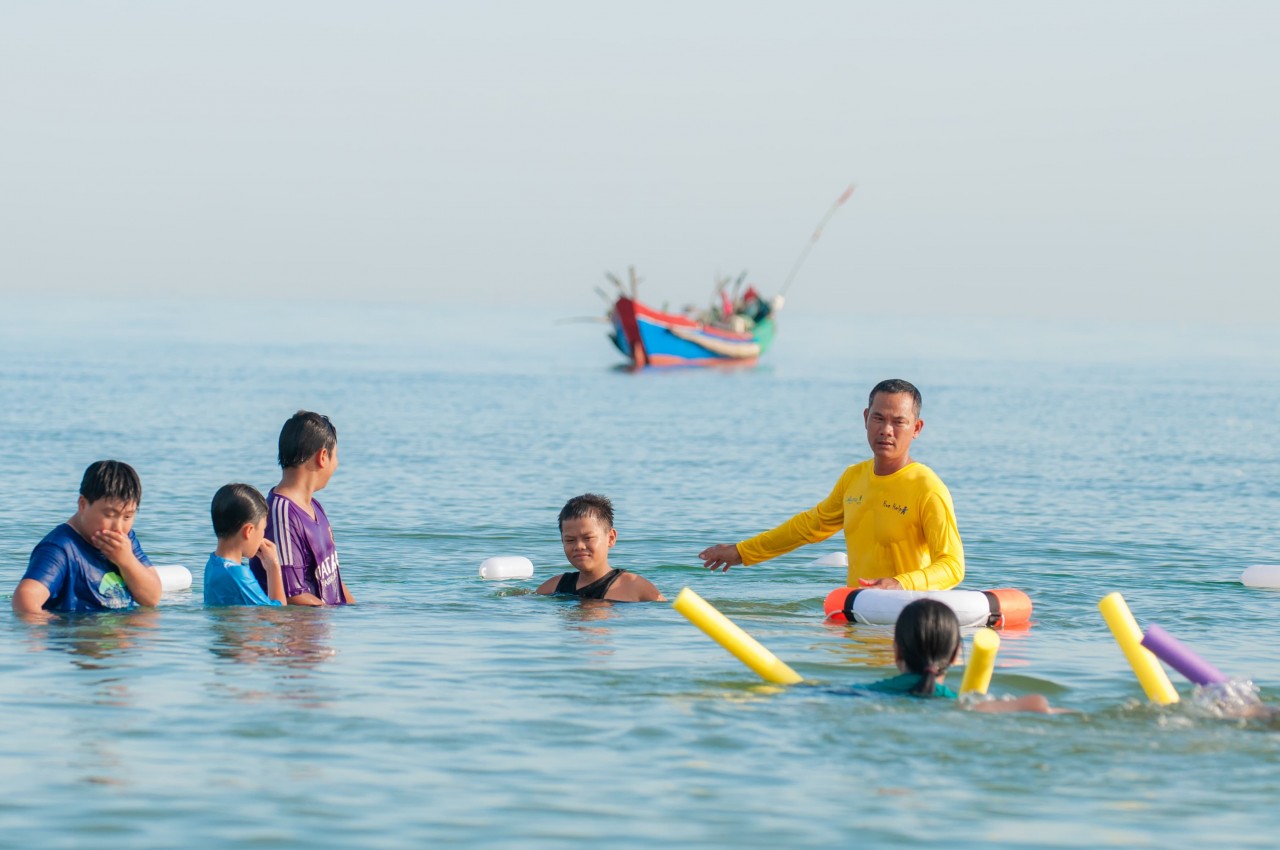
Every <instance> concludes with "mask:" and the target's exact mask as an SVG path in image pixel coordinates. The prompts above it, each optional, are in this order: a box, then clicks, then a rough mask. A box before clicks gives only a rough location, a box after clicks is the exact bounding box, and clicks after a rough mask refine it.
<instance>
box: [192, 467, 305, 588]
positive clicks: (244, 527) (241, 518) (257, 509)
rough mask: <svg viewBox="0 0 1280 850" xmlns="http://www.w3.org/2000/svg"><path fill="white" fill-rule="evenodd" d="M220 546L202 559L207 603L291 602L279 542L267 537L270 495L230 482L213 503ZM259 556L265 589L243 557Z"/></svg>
mask: <svg viewBox="0 0 1280 850" xmlns="http://www.w3.org/2000/svg"><path fill="white" fill-rule="evenodd" d="M209 513H210V515H211V516H212V517H213V533H214V534H216V535H217V536H218V548H217V549H216V550H215V551H214V553H213V554H212V555H210V556H209V562H208V563H207V564H205V565H204V604H205V605H287V604H289V603H288V602H287V601H286V600H285V596H284V579H283V578H281V575H280V559H279V557H278V556H277V554H276V546H275V544H274V543H272V542H271V541H270V540H267V539H266V531H267V500H266V499H264V498H262V494H261V493H259V492H258V491H257V490H255V489H254V488H253V487H250V486H249V485H248V484H227V485H225V486H223V487H220V488H218V492H217V493H214V494H213V504H212V505H210V506H209ZM253 557H256V558H258V561H259V562H260V563H261V564H262V567H263V570H264V572H265V573H266V576H267V592H266V593H263V592H262V588H261V587H260V586H259V585H258V580H257V579H256V578H254V576H253V571H252V570H250V569H249V565H248V564H246V563H244V559H245V558H253Z"/></svg>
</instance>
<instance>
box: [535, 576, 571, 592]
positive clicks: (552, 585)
mask: <svg viewBox="0 0 1280 850" xmlns="http://www.w3.org/2000/svg"><path fill="white" fill-rule="evenodd" d="M562 575H564V573H556V574H555V575H553V576H552V577H551V578H549V579H547V580H546V581H544V582H543V583H542V584H540V585H538V589H537V590H535V591H534V593H539V594H542V595H543V596H550V595H551V594H553V593H555V592H556V586H557V585H559V584H560V577H561V576H562Z"/></svg>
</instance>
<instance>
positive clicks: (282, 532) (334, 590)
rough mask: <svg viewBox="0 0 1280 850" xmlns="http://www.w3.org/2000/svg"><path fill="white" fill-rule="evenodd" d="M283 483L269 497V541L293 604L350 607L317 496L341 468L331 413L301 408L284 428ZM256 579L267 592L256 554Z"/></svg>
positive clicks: (335, 551) (334, 547)
mask: <svg viewBox="0 0 1280 850" xmlns="http://www.w3.org/2000/svg"><path fill="white" fill-rule="evenodd" d="M280 467H281V468H282V469H283V470H284V472H283V474H282V476H281V478H280V483H279V484H277V485H276V486H275V487H273V488H272V490H271V493H270V495H269V496H268V497H267V532H266V534H267V539H268V540H270V541H271V542H272V543H274V544H275V546H276V551H277V553H278V554H279V557H280V572H281V576H282V577H283V579H284V593H285V596H286V597H287V599H288V603H289V604H290V605H312V606H318V605H350V604H352V603H354V602H355V601H356V600H355V597H353V596H352V595H351V592H350V591H348V590H347V586H346V585H345V584H343V583H342V573H341V572H340V571H339V569H338V548H337V546H336V545H334V542H333V528H332V526H330V525H329V518H328V517H327V516H325V512H324V508H322V507H321V506H320V503H319V502H317V501H316V500H315V499H314V498H313V496H314V495H315V493H316V492H318V491H319V490H323V489H324V486H325V485H326V484H328V483H329V479H330V478H332V477H333V473H334V471H335V470H337V468H338V429H336V428H334V427H333V423H332V422H330V421H329V417H327V416H322V415H320V414H319V413H311V412H310V411H306V410H299V411H298V412H297V413H295V414H294V415H293V416H291V417H290V418H289V421H288V422H286V423H284V427H283V428H281V429H280ZM249 566H250V568H251V569H252V570H253V575H254V578H256V579H257V580H258V584H259V585H260V586H261V587H262V589H263V590H264V591H265V590H266V589H267V574H266V571H265V570H264V569H263V567H262V563H261V562H260V561H259V560H258V559H257V558H254V559H253V560H252V561H251V562H250V564H249Z"/></svg>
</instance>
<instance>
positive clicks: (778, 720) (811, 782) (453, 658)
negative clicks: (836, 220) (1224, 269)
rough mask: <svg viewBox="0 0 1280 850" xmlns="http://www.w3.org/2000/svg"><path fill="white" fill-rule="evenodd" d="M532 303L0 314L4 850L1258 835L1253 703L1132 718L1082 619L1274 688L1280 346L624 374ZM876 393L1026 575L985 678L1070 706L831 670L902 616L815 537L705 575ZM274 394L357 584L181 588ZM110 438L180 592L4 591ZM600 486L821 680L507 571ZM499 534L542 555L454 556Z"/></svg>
mask: <svg viewBox="0 0 1280 850" xmlns="http://www.w3.org/2000/svg"><path fill="white" fill-rule="evenodd" d="M557 317H558V316H557V314H556V312H555V311H537V312H533V313H530V312H528V311H517V310H509V311H481V310H465V309H461V308H452V309H447V310H437V309H433V308H431V307H429V306H426V305H384V306H369V305H352V304H313V305H298V304H286V303H270V302H267V303H264V304H255V305H252V309H251V310H250V309H246V307H245V305H230V304H219V303H213V302H199V301H180V300H170V301H166V300H156V299H148V300H145V301H143V300H138V301H116V300H105V299H103V300H81V301H75V302H70V303H68V302H61V303H59V302H55V301H52V300H43V299H25V300H24V299H15V298H8V299H6V300H5V302H4V304H3V313H2V314H0V398H3V399H4V404H3V407H2V408H0V481H2V483H3V486H2V487H0V604H3V605H4V612H5V613H0V756H2V758H0V845H3V846H13V847H27V846H40V847H83V846H101V847H132V848H139V847H142V848H151V847H154V848H161V847H178V846H227V845H232V844H235V845H238V846H247V847H280V846H314V847H372V848H378V847H388V848H392V847H421V846H426V845H429V844H450V845H457V846H465V847H504V846H520V847H548V848H550V847H566V846H576V847H601V846H609V847H652V846H673V847H675V846H682V847H683V846H702V847H806V846H831V845H836V844H845V843H856V844H858V845H859V846H873V847H874V846H885V847H888V846H894V847H904V846H932V845H935V844H938V843H945V844H948V845H950V846H974V847H977V846H987V847H990V846H1001V847H1077V846H1117V847H1137V846H1151V847H1157V846H1158V847H1166V846H1233V847H1273V846H1275V844H1276V834H1277V831H1278V830H1280V815H1277V813H1276V812H1277V809H1276V800H1277V799H1278V798H1280V779H1278V778H1277V772H1276V764H1277V760H1278V758H1280V728H1278V727H1276V726H1273V725H1272V724H1269V723H1267V722H1263V721H1256V720H1254V721H1245V720H1239V719H1231V718H1222V717H1219V716H1216V714H1215V713H1214V712H1212V711H1209V710H1206V709H1204V708H1202V707H1198V706H1197V705H1196V704H1195V703H1194V702H1193V701H1192V700H1189V699H1187V700H1184V702H1183V703H1181V704H1179V705H1176V706H1171V707H1165V708H1157V707H1153V706H1151V705H1150V704H1148V702H1147V701H1146V700H1145V698H1144V697H1143V694H1142V691H1141V690H1140V688H1139V687H1138V684H1137V682H1136V680H1135V678H1134V676H1133V674H1132V673H1131V672H1130V671H1129V669H1128V667H1127V665H1126V663H1125V660H1124V658H1123V656H1122V655H1121V653H1120V651H1119V649H1118V647H1117V646H1116V644H1115V642H1114V640H1113V639H1112V637H1111V635H1110V633H1109V632H1108V630H1107V628H1106V626H1105V625H1104V623H1103V621H1102V619H1101V617H1100V616H1099V614H1098V611H1097V601H1098V600H1099V599H1100V598H1101V597H1102V596H1104V595H1105V594H1107V593H1109V592H1111V591H1117V590H1118V591H1120V592H1121V593H1123V594H1124V596H1125V598H1126V599H1127V601H1128V603H1129V605H1130V607H1131V608H1132V610H1133V612H1134V614H1135V616H1136V617H1137V619H1138V621H1139V623H1141V624H1143V625H1146V624H1149V623H1159V624H1160V625H1161V626H1163V627H1164V628H1166V629H1167V630H1168V631H1169V632H1170V633H1172V634H1174V635H1175V636H1177V637H1178V638H1179V639H1180V640H1182V641H1183V642H1184V643H1185V644H1187V645H1188V646H1190V647H1192V648H1194V649H1195V650H1197V651H1198V652H1200V653H1201V654H1202V655H1203V656H1204V657H1205V658H1206V659H1207V660H1209V661H1211V662H1212V663H1214V664H1215V665H1216V666H1218V667H1219V668H1221V669H1222V670H1224V671H1225V672H1226V673H1228V674H1229V675H1232V676H1234V677H1237V678H1247V679H1251V680H1253V682H1255V683H1256V686H1257V687H1258V689H1259V696H1260V698H1261V699H1262V700H1263V701H1264V702H1268V703H1271V704H1273V705H1276V704H1280V651H1278V650H1277V646H1280V618H1277V616H1276V614H1277V612H1280V591H1267V590H1261V589H1255V588H1246V587H1244V586H1243V585H1241V583H1240V582H1239V576H1240V573H1241V571H1242V570H1243V569H1244V568H1245V567H1247V566H1248V565H1250V564H1253V563H1263V562H1268V561H1276V560H1278V559H1280V554H1277V549H1278V546H1277V544H1278V543H1280V533H1278V532H1277V518H1278V517H1280V424H1278V423H1280V381H1278V380H1277V374H1276V373H1277V369H1276V366H1277V363H1280V357H1278V356H1277V355H1278V354H1280V350H1278V346H1277V344H1276V343H1275V341H1274V340H1273V336H1274V335H1273V334H1271V333H1270V332H1268V331H1266V330H1264V329H1250V328H1248V327H1245V328H1235V329H1214V328H1196V327H1168V326H1151V325H1142V324H1129V325H1120V324H1104V323H1099V324H1074V325H1073V324H1065V323H1057V322H1017V321H1013V320H987V321H983V322H976V321H971V320H962V319H956V320H930V321H905V320H876V319H873V318H868V317H857V316H853V317H843V318H842V317H826V316H815V315H812V314H809V315H806V314H805V313H803V312H801V311H797V312H796V313H795V314H794V315H787V314H784V315H783V316H782V321H781V325H780V330H779V334H778V338H777V341H776V345H775V348H774V350H772V351H770V352H769V353H768V354H767V355H766V357H765V358H764V360H763V362H762V363H761V365H760V366H759V367H758V368H756V369H749V370H740V369H739V370H731V371H719V370H683V371H681V370H677V371H670V372H664V373H655V372H643V373H636V374H633V373H629V372H626V371H623V370H621V369H618V368H615V366H616V364H617V363H618V362H619V360H620V358H619V357H618V356H617V355H616V353H615V352H613V351H612V349H611V348H610V346H609V345H608V343H607V342H606V340H605V339H604V333H603V327H595V326H591V325H583V324H557V323H556V321H555V319H556V318H557ZM303 330H305V337H304V336H303V334H302V333H300V332H301V331H303ZM887 377H904V378H907V379H910V380H912V381H914V382H916V383H917V384H918V385H919V386H920V387H921V388H922V390H923V392H924V395H925V406H924V411H923V418H924V420H925V422H926V425H925V429H924V432H923V434H922V436H921V438H920V439H919V441H918V442H917V443H916V444H915V446H914V447H913V453H914V455H915V456H916V458H917V459H918V460H921V461H923V462H925V463H928V464H929V465H931V466H932V467H933V468H934V469H935V470H936V471H937V472H938V473H939V474H940V475H941V476H942V478H943V479H944V480H945V481H946V482H947V484H948V485H949V487H950V489H951V493H952V496H953V497H954V500H955V504H956V510H957V515H958V518H959V524H960V530H961V533H962V535H963V537H964V542H965V550H966V556H967V561H968V574H967V576H966V580H965V586H966V587H970V588H977V589H982V588H991V587H1001V586H1013V587H1019V588H1022V589H1023V590H1025V591H1026V592H1027V593H1028V594H1030V596H1031V598H1032V600H1033V601H1034V604H1035V616H1034V623H1033V625H1032V626H1031V627H1030V628H1029V629H1028V630H1025V631H1018V632H1007V633H1005V634H1004V635H1003V642H1002V646H1001V650H1000V655H999V666H998V669H997V671H996V675H995V678H994V682H993V685H992V691H993V693H996V694H1015V695H1016V694H1024V693H1033V692H1034V693H1043V694H1046V695H1047V696H1048V697H1049V699H1050V700H1051V702H1052V703H1054V704H1055V705H1060V706H1065V707H1068V708H1071V709H1074V710H1075V711H1076V712H1077V713H1075V714H1070V715H1063V716H1050V717H1046V716H1040V715H987V714H977V713H973V712H967V711H964V710H961V709H959V708H958V707H956V706H955V705H949V704H945V703H941V702H932V701H920V700H911V699H890V698H869V697H861V698H859V697H855V696H850V695H848V693H842V692H841V689H845V690H846V691H847V686H849V685H852V684H856V683H859V682H869V681H873V680H875V679H878V678H882V677H885V676H887V675H890V674H891V673H892V672H893V671H892V670H891V665H892V649H891V644H890V629H888V628H880V627H867V626H848V625H839V626H836V625H828V624H826V623H824V622H823V618H822V609H821V602H822V598H823V597H824V595H825V594H826V593H827V592H828V591H829V590H831V589H832V588H833V587H835V586H837V585H839V584H841V583H842V581H843V571H842V570H841V569H839V568H830V567H815V566H812V565H811V564H810V562H811V561H812V560H813V559H814V558H816V557H817V556H819V555H822V554H826V553H828V552H831V551H838V550H839V549H840V548H841V546H842V542H841V540H840V538H839V537H837V538H833V539H832V540H830V541H828V542H827V543H825V544H820V545H817V546H813V547H809V548H807V549H802V550H799V551H797V552H795V553H792V554H790V555H788V556H785V557H782V558H779V559H777V560H776V561H774V562H771V563H768V564H764V565H760V566H756V567H750V568H736V569H733V570H731V571H730V572H729V573H727V574H724V573H715V574H712V573H708V572H706V571H704V570H703V569H702V568H701V567H700V566H699V562H698V560H697V558H696V553H697V552H698V551H700V550H701V549H702V548H704V547H705V546H707V545H709V544H712V543H719V542H733V541H736V540H739V539H741V538H743V537H745V536H747V535H749V534H752V533H754V532H756V531H759V530H762V529H764V528H767V527H770V526H771V525H773V524H775V523H777V522H779V521H781V520H783V519H785V518H786V517H788V516H789V515H791V514H792V513H794V512H796V511H799V510H801V509H804V508H806V507H809V506H811V505H812V504H814V503H815V502H816V501H817V500H818V499H820V498H821V497H823V496H825V495H826V494H827V492H828V491H829V490H830V488H831V486H832V484H833V483H834V482H835V480H836V478H837V477H838V475H839V473H840V471H841V470H842V469H843V468H844V467H845V466H846V465H847V464H849V463H852V462H855V461H858V460H861V459H863V458H865V457H867V456H868V450H867V446H866V443H865V437H864V434H863V432H862V428H861V411H862V409H863V407H864V406H865V404H866V392H867V390H868V389H869V388H870V387H871V386H872V385H873V384H874V383H875V382H876V381H878V380H880V379H882V378H887ZM300 408H305V409H312V410H319V411H321V412H324V413H326V414H328V415H330V416H331V417H332V418H333V420H334V422H335V423H336V425H337V427H338V431H339V445H340V452H339V459H340V468H339V470H338V472H337V474H336V475H335V477H334V478H333V480H332V482H331V484H330V486H329V487H328V488H326V489H325V490H324V491H323V492H322V493H321V494H320V498H321V500H322V501H323V503H324V505H325V508H326V510H327V512H328V514H329V516H330V517H331V519H332V521H333V524H334V529H335V534H336V539H337V543H338V549H339V552H340V556H341V563H342V571H343V576H344V579H345V581H346V583H347V585H348V587H349V588H350V589H351V591H352V592H353V593H354V595H355V596H356V598H357V599H358V600H359V604H358V605H356V606H353V607H350V608H343V609H334V610H312V609H293V608H290V609H284V610H279V609H277V610H262V609H251V608H242V609H206V608H204V607H203V606H202V605H201V604H200V601H201V572H202V569H201V568H202V566H203V564H204V561H205V559H206V557H207V556H208V554H209V552H210V551H211V550H212V548H213V538H212V534H211V531H210V527H209V519H208V507H209V500H210V498H211V496H212V494H213V492H214V491H215V490H216V489H217V488H218V487H219V486H220V485H222V484H225V483H227V482H230V481H247V482H249V483H252V484H255V485H257V486H258V487H259V488H261V489H263V490H266V489H267V488H268V487H270V486H271V485H272V484H274V483H275V481H276V480H277V477H278V469H277V468H276V466H275V444H276V436H277V434H278V430H279V427H280V425H281V423H282V422H283V421H284V420H285V419H286V418H287V417H288V416H289V415H290V414H292V413H293V412H294V411H295V410H298V409H300ZM105 457H111V458H119V459H122V460H126V461H128V462H129V463H131V464H133V465H134V466H135V467H136V468H137V469H138V471H139V472H140V474H141V476H142V481H143V487H144V496H143V502H142V507H141V511H140V513H139V515H138V520H137V523H136V525H135V530H136V531H137V533H138V536H139V539H140V540H141V542H142V544H143V546H144V547H145V548H146V550H147V551H148V553H149V554H150V555H151V557H152V558H153V560H154V561H156V562H157V563H181V564H185V565H187V566H188V567H189V568H191V569H192V571H193V572H194V573H195V586H194V587H193V589H192V590H191V591H190V592H180V593H175V594H171V595H169V596H168V597H166V598H165V600H164V603H163V604H162V605H161V606H160V607H159V608H157V609H154V610H138V611H133V612H128V613H122V614H113V615H99V616H86V617H78V618H70V619H68V618H58V619H56V620H54V621H53V622H50V623H46V624H29V623H26V622H23V621H21V620H20V619H18V618H17V617H14V616H12V615H10V614H8V613H7V609H8V601H7V597H8V596H9V595H10V594H11V592H12V589H13V586H15V585H16V584H17V582H18V580H19V578H20V577H21V575H22V572H23V570H24V569H25V566H26V560H27V557H28V555H29V553H30V551H31V548H32V546H34V545H35V543H36V542H37V541H38V540H39V539H40V538H41V537H42V536H43V535H44V534H45V533H46V532H47V531H48V530H50V529H51V528H53V527H54V526H55V525H56V524H58V523H59V522H61V521H63V520H65V519H66V518H67V517H68V516H70V515H71V514H72V512H73V511H74V508H75V497H76V488H77V486H78V484H79V479H80V475H81V473H82V471H83V469H84V467H85V466H86V465H88V464H89V463H90V462H91V461H93V460H96V459H99V458H105ZM586 491H595V492H603V493H606V494H608V495H610V496H611V497H612V498H613V499H614V503H615V506H616V510H617V528H618V545H617V547H616V549H615V550H614V551H613V554H612V562H613V563H614V564H615V565H616V566H621V567H625V568H628V569H633V570H635V571H637V572H640V573H642V574H644V575H645V576H647V577H648V578H650V579H651V580H653V582H654V583H655V584H657V585H658V587H659V588H661V589H662V590H663V591H664V592H665V593H666V594H667V596H668V597H669V598H674V597H675V594H676V593H677V592H678V591H679V590H680V588H681V587H684V586H689V587H692V588H694V589H695V590H696V591H697V592H698V593H699V594H701V595H702V596H703V597H705V598H706V599H707V600H708V601H710V602H711V603H712V604H714V605H716V606H717V607H718V608H719V609H720V610H721V611H722V612H723V613H725V614H726V615H728V616H729V617H730V618H732V619H733V620H734V621H735V622H737V623H738V624H739V625H740V626H742V627H743V628H744V629H745V630H747V631H748V632H749V633H750V634H752V635H753V636H754V637H756V638H757V639H758V640H760V641H761V642H762V643H763V644H764V645H765V646H767V647H769V648H770V649H771V650H773V651H774V652H775V653H776V654H777V655H778V656H780V657H781V658H782V659H783V660H785V661H786V662H788V663H789V664H790V665H791V666H792V667H794V668H795V669H796V670H797V671H798V672H799V673H800V674H801V675H802V676H804V677H805V678H806V680H807V681H808V683H809V684H806V685H801V686H796V687H791V688H781V687H774V686H769V685H766V684H764V683H763V682H761V681H760V680H759V679H758V678H757V677H756V676H755V675H754V674H752V673H751V672H750V671H749V670H747V669H746V668H745V667H743V666H742V665H741V664H739V663H738V662H737V661H736V660H735V659H734V658H732V657H731V656H730V655H729V654H728V653H726V652H725V651H724V650H722V649H720V648H719V647H718V646H716V645H715V644H714V643H712V642H711V641H710V640H709V639H708V638H706V637H705V636H704V635H703V634H702V633H701V632H699V631H698V630H696V629H695V628H694V627H693V626H691V625H690V624H689V623H688V622H687V621H685V620H684V618H682V617H681V616H680V615H679V614H678V613H676V612H675V611H673V610H672V609H671V607H670V606H669V605H664V604H636V605H589V604H584V603H582V602H579V601H577V600H573V599H558V598H546V597H536V596H533V595H531V594H530V591H531V590H532V588H533V587H536V585H537V584H538V583H539V582H541V581H543V580H545V579H546V578H548V577H550V576H552V575H555V574H557V573H558V572H561V571H563V570H564V569H565V568H566V566H565V562H564V558H563V554H562V552H561V550H560V547H559V544H558V537H557V530H556V513H557V511H558V510H559V508H560V506H561V505H562V504H563V503H564V501H565V500H566V499H568V498H569V497H571V496H574V495H577V494H579V493H583V492H586ZM509 555H518V556H525V557H528V558H530V559H531V560H532V561H533V563H534V565H535V574H534V577H533V578H532V579H529V580H523V581H511V582H487V581H483V580H481V579H480V578H479V577H478V576H477V568H478V565H479V564H480V563H481V562H482V561H483V560H485V559H486V558H489V557H494V556H509ZM956 675H957V678H958V676H959V673H958V672H957V674H956ZM1174 680H1175V682H1176V683H1177V685H1178V687H1179V690H1180V691H1181V692H1182V693H1183V695H1184V697H1186V696H1190V693H1191V689H1190V686H1189V685H1187V684H1186V683H1185V682H1181V681H1180V680H1179V679H1178V678H1177V677H1176V674H1175V678H1174Z"/></svg>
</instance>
